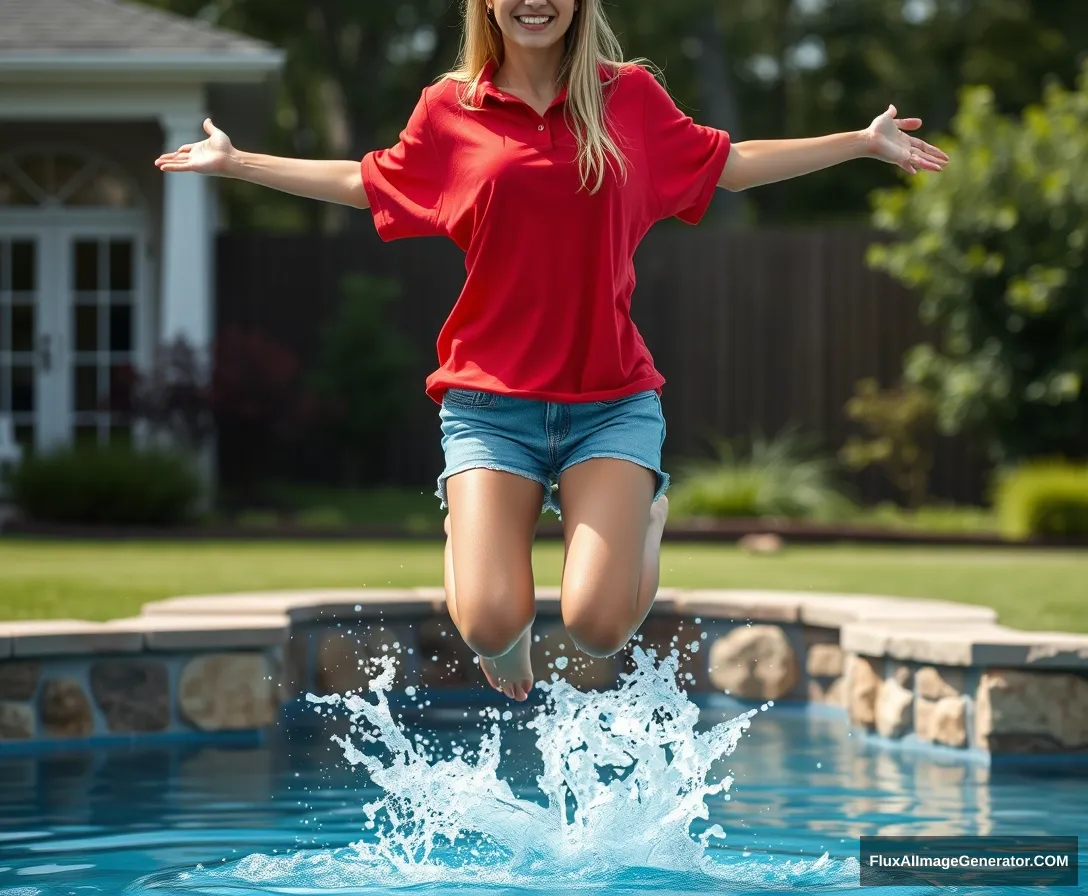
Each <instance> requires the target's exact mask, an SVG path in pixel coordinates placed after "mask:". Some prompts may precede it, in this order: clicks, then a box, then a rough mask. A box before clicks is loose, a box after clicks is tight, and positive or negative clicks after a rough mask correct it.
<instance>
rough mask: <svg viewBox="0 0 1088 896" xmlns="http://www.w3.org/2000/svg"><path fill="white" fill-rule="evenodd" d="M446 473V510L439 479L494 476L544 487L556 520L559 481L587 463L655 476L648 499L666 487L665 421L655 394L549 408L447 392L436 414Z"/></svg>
mask: <svg viewBox="0 0 1088 896" xmlns="http://www.w3.org/2000/svg"><path fill="white" fill-rule="evenodd" d="M439 419H440V420H441V424H442V452H443V454H444V455H445V469H444V470H443V471H442V475H441V476H440V477H439V479H438V490H437V491H436V492H435V495H436V497H438V498H439V500H441V502H442V507H443V509H444V508H446V507H447V506H448V503H447V499H446V480H448V479H449V477H450V476H454V475H456V474H457V473H463V472H464V471H465V470H472V469H481V468H482V469H487V470H499V471H502V472H506V473H513V474H515V475H517V476H524V477H525V478H526V479H532V480H534V481H536V482H539V483H540V484H541V485H542V486H543V487H544V504H543V509H544V510H551V511H553V512H554V513H556V514H557V515H559V516H562V513H561V510H560V505H561V499H560V498H559V497H558V489H559V477H560V475H561V474H562V473H563V472H564V471H565V470H567V469H569V468H570V467H573V466H574V465H575V464H580V463H582V462H583V461H587V460H589V459H591V458H598V457H612V458H618V459H620V460H627V461H631V462H632V463H635V464H638V465H639V466H641V467H645V468H646V469H648V470H650V471H651V472H652V473H654V475H655V476H656V477H657V491H656V492H655V494H654V500H655V501H656V500H657V499H658V498H660V497H661V496H662V495H663V494H664V493H665V491H666V489H668V487H669V476H668V474H667V473H665V472H663V471H662V469H661V450H662V447H663V446H664V444H665V417H664V414H663V413H662V411H661V399H660V398H659V397H658V395H657V393H656V392H654V391H648V392H638V393H635V394H634V395H630V396H627V397H625V398H617V399H613V400H610V401H588V402H577V403H569V404H568V403H555V402H548V401H536V400H532V399H526V398H517V397H514V396H510V395H499V394H496V393H493V392H479V391H475V390H468V389H449V390H447V391H446V393H445V395H444V396H443V399H442V408H441V411H440V412H439Z"/></svg>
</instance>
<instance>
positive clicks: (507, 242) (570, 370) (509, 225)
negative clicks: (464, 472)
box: [362, 64, 730, 402]
mask: <svg viewBox="0 0 1088 896" xmlns="http://www.w3.org/2000/svg"><path fill="white" fill-rule="evenodd" d="M494 69H495V66H494V64H492V65H490V66H489V67H488V69H487V70H486V71H485V72H484V77H483V79H482V82H481V98H482V109H481V110H479V111H471V110H466V109H465V108H463V107H462V106H461V105H460V104H459V103H458V91H460V90H464V89H465V88H464V86H463V85H461V84H458V83H455V82H451V81H443V82H440V83H438V84H434V85H431V86H429V87H427V88H426V89H425V90H424V91H423V93H422V96H421V97H420V100H419V103H418V104H417V105H416V108H415V110H414V112H413V113H412V116H411V118H410V120H409V122H408V124H407V126H406V128H405V129H404V131H403V132H402V134H401V135H400V140H399V142H398V143H397V144H396V145H395V146H393V147H391V148H389V149H384V150H380V151H377V152H372V153H368V154H367V155H366V156H365V157H364V158H363V160H362V176H363V184H364V186H365V188H366V192H367V196H368V197H369V199H370V205H371V209H372V213H373V216H374V222H375V225H376V227H377V231H378V234H379V236H380V237H381V238H382V239H383V240H394V239H401V238H404V237H412V236H445V237H448V238H450V239H452V240H453V241H454V242H455V243H456V244H457V245H458V246H459V247H460V248H461V249H462V250H463V251H464V253H465V264H466V272H467V277H466V280H465V285H464V289H463V291H462V292H461V295H460V297H459V298H458V300H457V302H456V304H455V305H454V307H453V309H452V311H451V313H450V315H449V318H448V319H447V321H446V323H445V325H444V326H443V327H442V330H441V332H440V333H439V335H438V362H439V367H438V369H437V370H436V371H435V372H434V373H433V374H431V376H429V377H428V379H427V394H428V395H429V396H430V397H431V398H432V399H434V400H435V401H436V402H440V401H441V399H442V395H443V394H444V392H445V390H446V389H447V388H451V387H454V388H462V389H479V390H483V391H490V392H500V393H504V394H508V395H515V396H520V397H525V398H534V399H538V400H545V401H553V402H575V401H602V400H608V399H614V398H621V397H623V396H625V395H629V394H633V393H635V392H639V391H643V390H647V389H655V390H660V388H661V386H662V385H663V384H664V378H663V377H662V376H661V374H660V373H659V372H658V371H657V370H656V369H655V367H654V363H653V359H652V357H651V355H650V352H649V350H648V348H647V347H646V343H645V342H644V341H643V338H642V336H641V334H640V333H639V332H638V329H637V328H636V326H635V324H634V322H633V321H632V319H631V314H630V309H631V295H632V293H633V291H634V287H635V269H634V255H635V250H636V249H637V247H638V244H639V241H640V240H641V239H642V238H643V237H644V236H645V235H646V233H647V231H648V230H649V229H650V228H651V227H652V226H653V225H654V224H655V223H656V222H658V221H661V220H664V219H666V218H671V217H678V218H680V219H681V220H683V221H686V222H688V223H690V224H695V223H698V221H699V220H700V219H701V218H702V217H703V215H704V214H705V212H706V209H707V207H708V206H709V204H710V200H711V199H712V197H713V194H714V190H715V188H716V187H717V183H718V180H719V178H720V176H721V173H722V170H723V169H724V167H725V163H726V159H727V158H728V155H729V148H730V140H729V135H728V133H726V132H725V131H721V130H717V129H714V128H710V127H706V126H704V125H699V124H696V123H695V122H694V121H693V120H692V119H691V117H690V116H688V115H686V114H684V113H683V112H681V111H680V110H679V109H678V108H677V106H676V104H675V103H674V102H673V100H672V98H671V97H670V96H669V94H668V93H667V92H666V91H665V89H664V88H663V87H662V86H661V84H660V83H659V82H658V81H657V80H656V79H655V78H654V76H653V75H652V74H651V73H650V72H649V71H647V70H646V69H644V68H642V67H640V66H630V67H625V68H623V69H621V70H620V71H619V72H618V73H613V74H611V75H608V74H607V73H606V72H605V70H604V69H603V67H602V78H603V79H606V85H605V96H606V102H607V114H608V117H609V121H610V125H609V126H610V130H611V133H612V135H613V139H615V140H616V141H617V143H618V145H619V146H620V148H621V149H622V151H623V154H624V157H625V161H626V165H627V172H626V178H625V179H624V178H622V177H621V176H618V175H617V173H616V171H615V166H614V163H613V164H611V165H610V167H609V169H608V171H607V172H606V175H605V181H604V184H603V185H602V186H601V188H600V190H599V191H598V192H596V193H594V194H592V195H591V194H590V192H589V190H588V189H585V188H583V187H582V184H581V176H580V174H579V170H578V164H577V159H576V152H577V145H576V140H575V137H574V134H573V133H572V132H571V130H570V128H569V127H568V125H567V124H566V122H565V120H564V115H563V112H564V102H565V99H566V91H565V90H564V91H563V92H562V93H560V95H559V96H558V97H557V98H556V100H555V102H554V103H553V104H552V106H551V108H549V109H548V111H547V113H546V114H545V115H544V116H540V115H539V114H538V113H537V112H536V111H535V110H534V109H532V107H530V106H529V105H528V104H526V103H525V102H523V101H522V100H520V99H517V98H515V97H513V96H510V95H507V94H504V93H502V92H500V91H499V90H498V89H497V88H496V87H495V86H494V82H493V80H492V75H493V73H494ZM477 104H478V105H479V103H477Z"/></svg>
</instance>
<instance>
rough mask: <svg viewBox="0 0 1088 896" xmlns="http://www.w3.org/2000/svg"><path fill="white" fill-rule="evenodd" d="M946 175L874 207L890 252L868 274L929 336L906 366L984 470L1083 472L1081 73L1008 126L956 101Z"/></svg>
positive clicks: (1087, 159)
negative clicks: (969, 443) (1054, 465)
mask: <svg viewBox="0 0 1088 896" xmlns="http://www.w3.org/2000/svg"><path fill="white" fill-rule="evenodd" d="M953 130H954V134H953V135H952V137H950V138H948V139H945V138H934V139H935V142H939V143H941V144H942V147H943V148H945V149H947V151H948V152H949V155H950V156H951V159H952V162H951V164H949V166H948V167H947V168H946V169H945V170H944V171H942V172H941V174H940V175H939V176H935V177H914V178H911V179H910V181H909V183H908V185H907V186H906V187H903V188H898V189H894V190H884V191H880V192H878V193H876V194H874V205H875V216H874V223H875V224H876V225H877V227H879V228H881V229H883V230H887V231H890V232H892V233H893V234H894V241H893V242H891V243H890V244H887V245H883V244H881V245H875V246H873V247H872V249H871V253H870V256H869V258H870V263H871V264H872V265H873V266H874V267H876V268H878V269H880V270H882V271H886V272H887V273H888V274H890V275H891V276H892V277H893V278H894V279H896V280H897V281H898V282H900V283H901V284H903V285H904V286H906V287H907V288H909V289H911V290H912V291H913V292H915V293H916V294H917V296H918V298H919V300H920V314H921V319H922V321H923V323H925V324H926V325H927V326H929V327H931V328H932V329H933V330H934V331H935V332H936V335H937V337H938V338H937V339H935V340H934V344H932V345H929V344H923V345H919V346H917V347H916V348H915V349H914V350H912V351H911V352H910V353H909V354H908V356H907V358H906V366H905V371H904V373H905V375H906V378H907V380H908V381H909V382H911V383H914V384H917V385H921V386H924V387H926V388H927V389H929V390H931V391H932V392H933V394H934V395H935V397H936V399H937V418H938V423H939V426H940V431H941V432H942V433H943V434H945V435H955V434H958V433H960V432H971V433H974V434H976V435H980V436H983V437H985V439H986V441H987V444H988V447H989V450H990V454H991V457H992V458H993V460H995V461H996V462H997V463H999V464H1000V465H1003V466H1006V465H1013V464H1018V463H1021V462H1024V461H1026V460H1030V459H1032V458H1036V457H1048V456H1062V457H1070V458H1078V459H1079V458H1084V457H1085V456H1086V455H1088V444H1086V442H1085V438H1084V432H1085V421H1086V420H1088V389H1086V388H1085V383H1086V381H1088V350H1086V346H1088V66H1086V67H1085V69H1084V73H1083V74H1082V76H1081V79H1080V81H1079V83H1078V84H1077V86H1076V89H1074V90H1068V89H1063V88H1062V87H1060V86H1058V85H1056V84H1052V85H1050V86H1048V88H1047V90H1046V93H1045V97H1044V99H1043V101H1042V102H1041V103H1039V104H1038V105H1033V106H1030V107H1029V108H1027V109H1025V110H1024V112H1023V113H1022V115H1020V116H1019V117H1018V118H1015V119H1013V118H1009V117H1006V116H1003V115H1001V114H999V113H998V110H997V107H996V103H995V99H994V95H993V93H992V91H991V90H989V89H988V88H983V87H978V88H971V89H969V90H965V91H964V92H963V94H962V97H961V104H960V109H959V112H958V114H957V115H956V119H955V122H954V128H953Z"/></svg>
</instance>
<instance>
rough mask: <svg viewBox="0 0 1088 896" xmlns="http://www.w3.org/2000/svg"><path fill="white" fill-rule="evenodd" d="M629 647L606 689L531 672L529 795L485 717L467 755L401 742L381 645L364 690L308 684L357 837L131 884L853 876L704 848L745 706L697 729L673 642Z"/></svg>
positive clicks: (639, 885)
mask: <svg viewBox="0 0 1088 896" xmlns="http://www.w3.org/2000/svg"><path fill="white" fill-rule="evenodd" d="M633 654H634V656H633V658H634V669H633V671H631V672H628V673H625V674H623V675H622V676H621V680H620V685H619V687H618V688H616V689H614V690H611V691H605V692H597V691H591V692H582V691H579V690H577V689H576V688H574V687H573V686H571V685H570V684H569V683H568V682H566V681H564V680H553V681H552V682H544V683H541V684H540V685H538V686H539V687H540V688H541V690H542V691H543V693H544V697H545V700H544V702H543V705H542V706H541V707H540V709H539V711H538V712H537V714H536V715H535V717H533V718H532V719H531V720H530V721H529V722H527V723H526V726H525V727H526V728H528V729H530V730H532V731H534V732H535V734H536V748H537V751H538V753H539V759H540V760H541V761H542V763H543V773H542V774H540V775H539V776H538V777H537V785H538V789H539V799H537V800H533V799H529V798H526V797H519V796H518V795H516V794H515V793H514V792H513V791H512V789H511V787H510V785H509V784H508V783H507V782H506V781H505V780H503V779H502V778H500V777H499V772H498V769H499V762H500V757H501V753H502V751H501V739H500V730H499V726H498V725H497V724H492V725H491V726H490V729H489V730H488V731H487V732H486V733H485V734H484V735H483V738H482V741H481V743H480V746H479V748H478V749H477V750H476V751H475V754H474V755H470V754H469V753H467V752H465V751H464V750H463V749H460V748H458V750H456V751H455V753H456V754H457V755H454V756H453V757H452V758H448V759H441V760H436V759H435V758H434V757H433V756H431V755H430V754H429V753H428V752H427V750H426V749H424V746H423V745H422V743H420V742H418V741H413V740H412V739H410V738H409V737H408V736H407V735H406V734H405V732H404V731H403V730H402V729H401V727H400V726H399V725H398V724H397V722H396V721H395V720H394V718H393V714H392V711H391V708H390V704H389V692H390V691H391V689H392V687H393V680H394V676H395V673H396V667H395V661H394V660H393V658H392V657H383V658H381V660H380V663H381V665H382V667H383V671H382V672H381V674H379V675H378V676H377V678H375V679H374V680H373V681H372V682H371V683H370V686H369V699H368V697H367V696H364V695H363V694H359V693H356V694H349V695H346V696H344V695H329V696H315V695H313V694H308V695H307V697H306V699H307V700H308V701H309V702H310V703H311V704H313V706H314V708H315V710H317V711H318V712H320V713H322V714H330V713H332V712H334V711H341V710H342V711H345V712H346V713H347V715H348V716H349V718H350V722H351V728H350V732H351V733H350V735H349V736H346V737H341V736H339V735H333V737H332V739H333V740H334V741H335V742H336V743H337V744H339V746H340V747H341V749H342V750H343V753H344V757H345V759H346V760H347V761H348V762H349V763H351V764H352V765H353V766H361V767H362V768H364V769H365V770H366V772H367V773H368V775H369V777H370V779H371V780H372V781H373V783H374V784H375V785H377V786H378V787H379V788H381V791H382V793H383V796H382V797H381V798H380V799H377V800H375V801H374V802H371V803H369V804H367V805H365V806H364V811H365V814H366V817H367V819H368V821H367V824H366V827H367V828H368V829H369V830H370V832H371V835H370V836H368V837H367V838H366V839H364V840H360V841H359V842H357V843H354V844H352V846H351V847H350V848H347V849H341V850H334V851H320V852H312V851H311V852H298V853H295V854H293V855H291V856H264V855H254V856H249V857H248V858H245V859H242V860H241V861H239V862H236V863H233V864H231V865H229V866H225V867H220V868H214V869H209V870H203V869H201V870H200V871H199V872H195V873H194V872H186V873H185V874H183V875H178V874H176V873H175V874H173V875H170V876H169V880H167V879H166V876H163V877H160V878H158V879H145V880H144V881H143V882H142V886H143V887H144V888H145V890H144V891H146V890H149V889H157V888H163V889H170V890H171V891H172V892H181V891H184V892H203V893H221V894H228V893H240V892H248V893H252V892H253V891H254V889H255V888H257V887H260V888H262V889H261V890H259V892H277V893H282V892H291V893H301V892H305V893H322V892H325V893H327V892H329V891H339V892H352V893H354V892H363V891H364V890H365V892H367V893H377V892H395V891H398V890H403V889H412V890H413V892H416V891H418V890H421V889H422V890H432V891H434V892H446V891H447V889H448V890H450V891H452V890H453V889H455V888H458V887H464V886H466V885H468V886H473V887H476V888H481V887H482V888H485V889H490V888H503V889H511V888H516V889H517V890H518V891H519V892H522V893H534V892H555V888H556V887H557V886H559V887H562V889H563V890H569V891H571V892H574V891H583V890H584V891H597V892H601V891H604V890H607V891H608V892H609V893H617V892H647V891H649V890H653V891H655V892H673V891H674V892H685V893H692V892H700V891H706V892H715V891H716V892H720V891H721V889H722V887H723V885H728V887H729V890H730V892H732V893H740V892H744V891H752V892H756V891H766V890H769V889H775V890H784V889H789V890H798V889H812V888H813V887H816V888H817V889H819V890H821V891H827V890H829V889H848V888H849V889H856V887H857V881H858V868H857V863H856V861H848V862H836V861H831V860H829V859H828V858H827V857H826V856H824V857H823V858H821V859H817V860H809V861H804V860H796V861H792V860H785V859H780V858H774V857H759V856H755V857H752V856H747V855H743V856H742V855H741V854H740V853H737V852H733V851H729V850H727V849H714V850H710V849H708V846H710V844H711V841H721V840H724V839H726V833H725V831H723V830H722V828H721V827H720V826H719V825H717V824H715V825H708V824H706V822H707V819H708V817H709V807H708V805H707V802H706V801H707V799H708V798H709V797H717V798H719V799H728V798H729V795H728V791H729V788H730V786H731V784H732V783H733V781H732V777H731V776H729V775H724V776H722V777H720V778H718V779H717V780H715V779H714V776H713V775H712V774H711V773H712V771H713V770H714V767H715V766H716V764H717V763H719V762H720V761H721V760H722V759H723V758H724V757H727V756H729V755H730V754H731V753H733V751H734V750H735V749H736V748H737V745H738V743H739V741H740V738H741V737H742V735H743V734H744V732H745V731H746V730H747V729H748V728H749V727H750V720H751V718H752V717H753V716H755V715H756V714H757V713H758V712H759V710H751V711H749V712H745V713H743V714H741V715H740V716H738V717H737V718H734V719H732V720H731V721H728V722H725V723H722V724H719V725H716V726H714V727H712V728H710V729H709V730H706V731H697V730H696V729H697V725H698V723H699V710H698V707H697V706H695V705H694V704H693V703H691V702H690V701H689V700H688V698H687V695H686V694H685V693H684V692H683V691H681V690H680V689H679V687H678V685H677V676H676V671H677V665H678V663H677V657H676V655H675V653H674V654H673V655H670V656H666V657H665V658H664V659H663V660H662V661H661V663H660V664H657V663H656V662H655V654H654V652H653V651H649V652H647V651H644V650H642V649H641V648H640V647H636V648H635V649H634V651H633ZM491 718H492V720H493V721H494V720H497V719H498V718H499V716H498V713H497V712H494V711H493V712H492V713H491ZM700 828H701V829H700ZM711 853H714V855H713V856H711Z"/></svg>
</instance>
